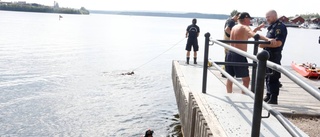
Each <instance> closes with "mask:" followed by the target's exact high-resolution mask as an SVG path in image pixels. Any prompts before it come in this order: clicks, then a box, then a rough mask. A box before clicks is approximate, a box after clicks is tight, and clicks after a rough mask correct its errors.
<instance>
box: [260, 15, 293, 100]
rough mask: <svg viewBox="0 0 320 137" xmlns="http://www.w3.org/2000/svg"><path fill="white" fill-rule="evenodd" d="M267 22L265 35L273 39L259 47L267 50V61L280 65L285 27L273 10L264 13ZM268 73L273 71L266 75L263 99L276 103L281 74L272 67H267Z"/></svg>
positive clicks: (285, 36) (284, 39)
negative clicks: (265, 91) (265, 93)
mask: <svg viewBox="0 0 320 137" xmlns="http://www.w3.org/2000/svg"><path fill="white" fill-rule="evenodd" d="M266 18H267V22H268V23H269V24H270V26H269V27H268V32H267V37H268V38H271V39H274V40H273V41H274V42H272V43H273V44H270V45H268V44H261V45H260V47H261V48H264V49H265V50H267V51H268V52H269V55H270V57H269V61H271V62H274V63H276V64H279V65H281V58H282V54H281V52H282V49H283V46H284V43H285V41H286V38H287V33H288V32H287V27H286V26H285V25H284V24H283V23H282V22H280V21H279V20H278V15H277V12H276V11H275V10H270V11H269V12H267V14H266ZM267 72H268V73H273V74H272V75H268V76H267V77H266V86H267V95H266V96H265V97H264V101H266V102H267V103H268V104H278V95H279V88H280V82H279V79H280V77H281V74H280V73H279V72H277V71H273V70H272V69H269V68H268V69H267Z"/></svg>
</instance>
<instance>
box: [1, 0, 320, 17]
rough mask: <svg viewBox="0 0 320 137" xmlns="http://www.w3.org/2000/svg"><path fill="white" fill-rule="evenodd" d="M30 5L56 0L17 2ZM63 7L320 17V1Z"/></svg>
mask: <svg viewBox="0 0 320 137" xmlns="http://www.w3.org/2000/svg"><path fill="white" fill-rule="evenodd" d="M1 1H7V2H8V1H9V2H10V1H13V0H1ZM16 1H26V2H27V3H39V4H43V5H50V6H51V5H53V3H54V0H16ZM56 1H57V2H58V3H59V6H60V7H69V8H77V9H79V8H80V7H85V8H86V9H89V10H109V11H110V10H111V11H113V10H116V11H169V12H197V13H210V14H227V15H229V14H230V13H231V12H232V11H233V10H237V11H240V12H244V11H245V12H248V13H249V14H250V15H251V16H253V17H264V16H265V13H266V12H267V11H269V10H271V9H274V10H276V11H277V12H278V15H279V16H282V15H284V16H288V17H290V16H295V15H297V14H309V13H319V14H320V8H319V5H320V0H309V1H308V2H303V1H301V0H299V1H298V0H264V1H257V0H56Z"/></svg>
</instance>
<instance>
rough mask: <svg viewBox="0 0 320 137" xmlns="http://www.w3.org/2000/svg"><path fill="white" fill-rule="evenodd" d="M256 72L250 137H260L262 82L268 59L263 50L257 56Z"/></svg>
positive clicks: (267, 54) (266, 53)
mask: <svg viewBox="0 0 320 137" xmlns="http://www.w3.org/2000/svg"><path fill="white" fill-rule="evenodd" d="M257 58H258V60H259V62H258V71H257V78H256V79H255V80H256V86H255V96H254V106H253V118H252V129H251V137H259V136H260V126H261V112H262V103H263V102H262V100H263V90H264V81H265V75H266V69H267V60H268V59H269V53H268V52H267V51H265V50H263V51H262V52H260V53H259V54H258V55H257Z"/></svg>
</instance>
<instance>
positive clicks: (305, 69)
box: [291, 62, 320, 79]
mask: <svg viewBox="0 0 320 137" xmlns="http://www.w3.org/2000/svg"><path fill="white" fill-rule="evenodd" d="M291 67H292V69H294V70H295V71H296V72H298V73H299V74H300V75H302V76H304V77H307V78H317V79H319V78H320V69H319V68H317V66H316V64H314V63H306V64H305V63H302V64H297V63H295V62H292V63H291Z"/></svg>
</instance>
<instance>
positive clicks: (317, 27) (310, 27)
mask: <svg viewBox="0 0 320 137" xmlns="http://www.w3.org/2000/svg"><path fill="white" fill-rule="evenodd" d="M308 28H309V29H320V26H319V25H318V24H314V23H312V24H309V26H308Z"/></svg>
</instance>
